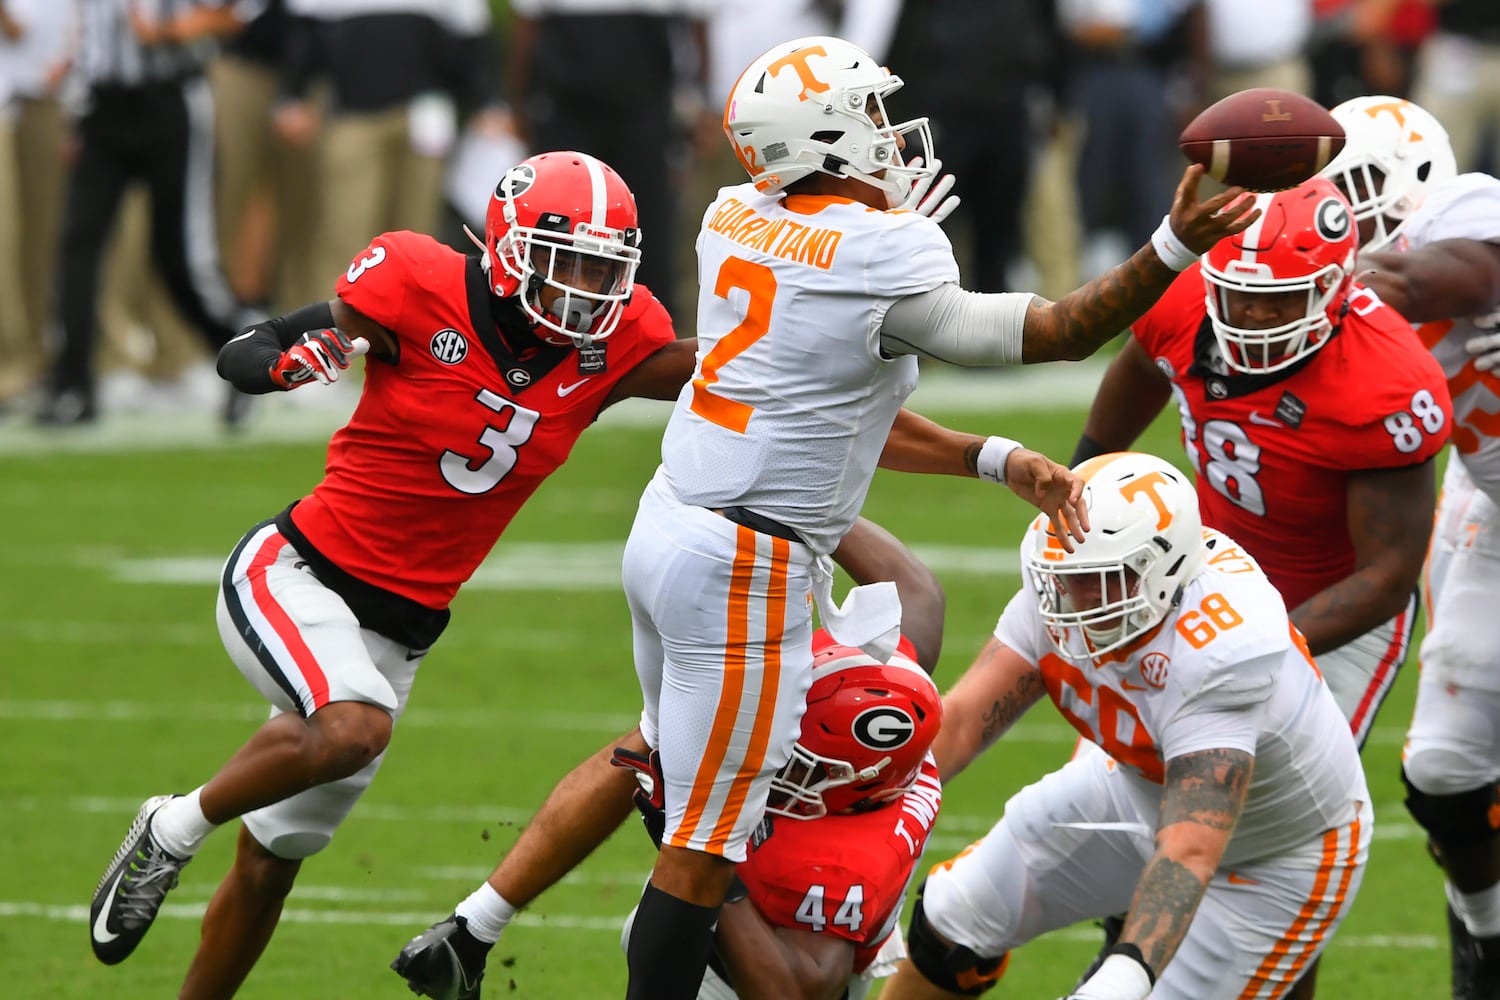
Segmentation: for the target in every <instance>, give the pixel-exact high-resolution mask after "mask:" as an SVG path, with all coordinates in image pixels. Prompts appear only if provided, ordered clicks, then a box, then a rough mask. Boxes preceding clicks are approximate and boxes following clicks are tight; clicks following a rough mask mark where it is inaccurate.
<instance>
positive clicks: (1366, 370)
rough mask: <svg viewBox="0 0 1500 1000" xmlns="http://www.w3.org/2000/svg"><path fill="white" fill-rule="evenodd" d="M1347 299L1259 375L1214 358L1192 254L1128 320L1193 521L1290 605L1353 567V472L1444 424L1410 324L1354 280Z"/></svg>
mask: <svg viewBox="0 0 1500 1000" xmlns="http://www.w3.org/2000/svg"><path fill="white" fill-rule="evenodd" d="M1349 302H1350V307H1349V310H1348V312H1347V313H1346V314H1345V315H1344V320H1343V323H1342V324H1341V326H1340V327H1339V329H1338V332H1337V333H1336V334H1335V335H1334V336H1333V337H1332V339H1330V340H1329V341H1328V342H1327V343H1326V344H1324V345H1323V346H1322V347H1321V348H1319V349H1318V350H1317V351H1316V352H1315V353H1314V354H1312V355H1311V356H1310V357H1309V358H1307V359H1305V360H1304V361H1302V362H1300V363H1298V364H1295V365H1292V366H1291V367H1290V368H1287V369H1285V370H1284V371H1280V372H1273V373H1271V374H1269V375H1243V374H1238V373H1230V372H1229V370H1228V368H1227V367H1226V366H1225V365H1224V362H1223V359H1222V358H1221V356H1220V354H1219V349H1218V345H1217V343H1216V342H1215V340H1214V336H1213V331H1212V329H1211V327H1210V325H1209V321H1208V309H1207V305H1206V303H1205V301H1204V283H1203V275H1202V269H1201V267H1200V266H1199V265H1196V264H1195V265H1194V266H1192V267H1190V268H1188V269H1187V270H1186V271H1184V272H1183V273H1182V275H1181V276H1180V277H1178V279H1177V280H1176V281H1175V282H1174V283H1173V284H1172V287H1171V288H1169V289H1168V290H1167V293H1166V295H1164V296H1162V298H1161V300H1160V301H1159V302H1158V303H1157V304H1156V306H1155V307H1153V308H1152V309H1151V311H1150V312H1148V313H1147V314H1146V315H1145V316H1143V317H1142V318H1141V319H1140V320H1138V321H1137V322H1136V323H1135V326H1134V328H1133V331H1132V332H1133V333H1134V335H1135V338H1136V340H1137V341H1139V342H1140V345H1141V347H1143V348H1145V351H1146V353H1147V354H1148V355H1149V356H1150V357H1151V358H1152V359H1154V360H1155V362H1156V364H1157V366H1158V367H1159V368H1160V369H1161V370H1162V371H1163V372H1164V373H1165V374H1166V375H1167V377H1168V378H1170V379H1171V381H1172V395H1173V396H1174V397H1175V398H1176V400H1177V406H1178V409H1179V410H1180V411H1181V415H1182V429H1183V446H1184V447H1185V448H1186V449H1187V454H1188V459H1189V461H1191V462H1192V465H1193V470H1194V472H1196V473H1197V480H1198V506H1199V509H1200V510H1201V511H1202V514H1203V523H1204V524H1205V525H1207V526H1209V527H1211V528H1217V529H1219V530H1220V531H1223V532H1224V533H1225V534H1227V535H1229V536H1230V537H1232V538H1234V539H1235V540H1236V541H1238V542H1239V543H1240V544H1241V545H1243V546H1244V547H1245V550H1246V551H1248V552H1249V553H1250V555H1251V556H1253V557H1254V558H1255V560H1256V561H1257V562H1259V563H1260V565H1261V568H1262V569H1264V570H1265V572H1266V575H1267V576H1269V577H1270V578H1271V582H1272V583H1273V584H1275V585H1276V589H1277V590H1279V591H1281V596H1282V597H1283V599H1284V600H1285V601H1286V606H1287V608H1288V609H1295V608H1296V607H1297V606H1299V605H1300V604H1302V603H1303V602H1304V601H1306V600H1307V599H1308V598H1309V597H1312V596H1313V595H1314V594H1316V593H1318V592H1319V591H1321V590H1323V589H1324V588H1326V587H1328V586H1329V585H1331V584H1333V583H1336V582H1338V581H1339V580H1341V579H1343V578H1344V577H1346V576H1348V575H1349V574H1350V573H1351V572H1352V571H1353V569H1354V548H1353V545H1352V544H1351V543H1350V541H1349V525H1348V510H1347V500H1348V483H1349V476H1350V474H1351V473H1354V472H1360V471H1365V470H1370V469H1386V468H1400V467H1403V466H1409V465H1416V464H1418V463H1421V462H1425V461H1427V460H1428V459H1430V458H1432V457H1433V456H1434V455H1436V454H1437V453H1438V451H1439V449H1441V448H1442V446H1443V444H1444V442H1446V441H1447V440H1448V431H1449V426H1450V424H1451V423H1452V410H1453V405H1452V402H1451V401H1450V399H1449V396H1448V385H1447V383H1446V382H1445V381H1444V379H1443V372H1442V369H1441V368H1440V367H1439V366H1438V364H1437V362H1436V361H1435V360H1433V357H1432V355H1431V354H1429V353H1428V352H1427V350H1426V349H1425V348H1424V347H1423V346H1422V343H1421V341H1420V340H1418V339H1417V336H1416V334H1414V333H1413V332H1412V329H1411V325H1410V324H1409V323H1407V321H1406V320H1405V319H1403V318H1402V317H1401V315H1400V314H1399V313H1397V312H1396V311H1395V310H1394V309H1392V308H1391V307H1390V306H1387V305H1386V304H1385V303H1383V302H1381V301H1380V299H1378V298H1377V297H1376V296H1375V293H1374V292H1371V291H1370V290H1369V289H1367V288H1364V287H1362V286H1359V285H1356V286H1355V287H1354V291H1353V293H1352V295H1351V296H1350V299H1349Z"/></svg>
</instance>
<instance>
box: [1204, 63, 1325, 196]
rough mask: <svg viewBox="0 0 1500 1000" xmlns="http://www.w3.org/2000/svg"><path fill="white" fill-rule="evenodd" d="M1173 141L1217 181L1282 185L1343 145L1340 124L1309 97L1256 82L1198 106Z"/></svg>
mask: <svg viewBox="0 0 1500 1000" xmlns="http://www.w3.org/2000/svg"><path fill="white" fill-rule="evenodd" d="M1177 145H1178V147H1179V148H1180V149H1181V150H1182V153H1183V155H1184V156H1186V157H1187V158H1188V159H1189V160H1192V161H1193V162H1194V163H1201V164H1203V166H1204V167H1206V168H1207V169H1208V173H1209V176H1211V177H1213V178H1214V179H1215V180H1218V181H1220V182H1221V183H1224V184H1230V185H1238V186H1240V187H1244V188H1248V189H1249V190H1251V191H1282V190H1285V189H1286V188H1291V187H1296V186H1297V185H1298V184H1301V183H1302V182H1303V181H1305V180H1307V179H1308V178H1309V177H1311V176H1313V175H1314V174H1316V173H1317V172H1318V171H1319V170H1322V169H1323V168H1324V167H1326V166H1328V161H1329V160H1331V159H1333V158H1334V157H1335V156H1337V155H1338V154H1339V150H1341V149H1343V148H1344V127H1343V126H1342V125H1340V124H1339V123H1338V122H1336V121H1334V119H1333V116H1332V115H1330V114H1329V113H1328V111H1327V110H1326V109H1325V108H1324V107H1323V106H1322V105H1321V104H1319V103H1318V102H1317V101H1314V100H1313V99H1312V98H1311V97H1304V96H1303V95H1302V94H1298V93H1296V92H1295V91H1291V90H1277V89H1276V88H1274V87H1256V88H1254V89H1253V90H1241V91H1240V92H1238V93H1235V94H1230V95H1229V96H1228V97H1226V98H1224V99H1223V100H1222V101H1219V102H1218V103H1217V104H1213V105H1210V106H1209V107H1208V108H1206V109H1204V111H1203V113H1202V114H1200V115H1198V117H1197V118H1194V119H1193V120H1192V121H1191V122H1189V123H1188V126H1187V128H1185V129H1183V130H1182V135H1180V136H1178V137H1177Z"/></svg>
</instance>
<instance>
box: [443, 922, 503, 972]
mask: <svg viewBox="0 0 1500 1000" xmlns="http://www.w3.org/2000/svg"><path fill="white" fill-rule="evenodd" d="M454 922H455V923H457V924H458V930H457V932H455V933H454V934H452V935H451V936H450V937H449V938H448V944H449V945H451V946H452V947H453V953H454V954H456V955H457V956H458V960H459V961H460V962H462V963H463V964H464V968H466V969H482V968H484V960H485V959H486V958H488V957H489V954H490V949H491V948H493V947H495V946H494V945H493V944H491V943H490V942H488V941H481V940H479V939H478V938H476V937H475V936H474V935H472V934H470V933H469V922H468V921H467V920H465V919H464V918H463V917H457V918H455V921H454Z"/></svg>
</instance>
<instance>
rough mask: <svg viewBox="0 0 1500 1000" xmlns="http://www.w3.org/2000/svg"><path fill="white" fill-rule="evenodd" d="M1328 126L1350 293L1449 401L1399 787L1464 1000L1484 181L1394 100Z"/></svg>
mask: <svg viewBox="0 0 1500 1000" xmlns="http://www.w3.org/2000/svg"><path fill="white" fill-rule="evenodd" d="M1333 116H1334V118H1335V119H1337V120H1338V121H1339V123H1340V124H1342V125H1343V126H1344V133H1345V136H1346V139H1347V141H1346V144H1345V147H1344V151H1343V152H1342V153H1340V154H1339V156H1338V158H1337V159H1335V160H1334V161H1333V162H1332V163H1330V164H1329V165H1328V167H1327V168H1326V169H1325V171H1324V174H1325V176H1328V177H1329V178H1330V179H1332V180H1334V181H1335V182H1336V183H1338V184H1339V186H1340V187H1341V189H1342V190H1344V191H1345V192H1346V193H1347V194H1348V195H1349V196H1350V199H1351V201H1352V202H1353V205H1354V213H1355V217H1356V218H1357V219H1358V220H1359V223H1360V236H1361V241H1362V248H1361V252H1360V277H1361V280H1363V281H1364V282H1365V283H1366V284H1367V285H1368V286H1369V287H1370V289H1371V290H1373V291H1375V292H1377V293H1378V294H1379V295H1380V297H1381V299H1382V300H1384V301H1385V302H1386V303H1388V304H1389V305H1391V306H1392V307H1394V308H1395V309H1396V310H1397V311H1398V312H1400V313H1401V314H1402V315H1403V316H1405V317H1406V318H1407V319H1409V320H1411V321H1412V322H1413V323H1414V324H1416V330H1417V336H1418V337H1420V338H1421V339H1422V342H1423V343H1424V344H1426V345H1427V346H1428V348H1430V349H1431V351H1432V352H1433V355H1434V356H1435V357H1436V358H1437V360H1438V363H1439V364H1441V365H1442V367H1443V373H1444V375H1446V376H1447V378H1448V386H1449V388H1450V390H1451V391H1452V394H1453V444H1454V448H1453V450H1452V451H1451V452H1450V453H1449V457H1448V469H1447V473H1446V475H1445V476H1444V479H1443V491H1442V495H1441V498H1440V499H1439V502H1438V514H1437V522H1436V526H1435V528H1434V534H1433V539H1432V547H1431V549H1430V550H1429V552H1428V557H1427V568H1426V574H1425V582H1426V588H1425V589H1426V595H1427V634H1426V636H1425V637H1424V638H1423V640H1422V646H1421V651H1420V657H1419V658H1420V661H1421V664H1422V673H1421V679H1420V681H1419V684H1418V689H1417V703H1416V708H1415V710H1414V713H1413V717H1412V722H1411V728H1410V730H1409V731H1408V732H1407V738H1406V745H1405V748H1404V750H1403V753H1402V770H1401V777H1402V780H1403V781H1404V782H1405V784H1406V787H1407V799H1406V807H1407V809H1408V810H1409V811H1410V812H1411V814H1412V816H1413V818H1414V819H1416V821H1417V822H1418V823H1419V824H1420V825H1421V826H1422V828H1423V829H1425V830H1426V831H1427V833H1428V837H1429V843H1430V845H1431V847H1432V851H1433V854H1434V856H1435V857H1436V858H1437V859H1438V860H1439V862H1440V863H1441V864H1442V866H1443V871H1444V875H1445V876H1446V893H1447V897H1448V901H1449V906H1448V918H1449V920H1448V922H1449V931H1450V945H1451V949H1452V973H1451V975H1452V996H1453V997H1454V998H1455V1000H1478V998H1480V997H1493V996H1497V995H1500V827H1497V826H1496V824H1495V823H1494V821H1493V820H1492V816H1493V815H1494V812H1493V810H1494V807H1495V805H1496V803H1497V802H1500V788H1497V785H1500V654H1497V650H1500V641H1497V639H1500V636H1497V634H1496V629H1495V625H1494V614H1493V602H1494V594H1495V592H1496V588H1497V586H1500V513H1497V511H1500V508H1497V505H1496V501H1497V499H1500V424H1497V423H1496V418H1495V413H1496V412H1497V411H1500V378H1497V377H1496V375H1495V374H1494V372H1493V370H1492V369H1493V368H1494V367H1495V363H1496V361H1497V360H1500V358H1497V356H1496V355H1495V354H1494V353H1493V352H1494V351H1495V349H1496V347H1497V346H1500V338H1497V337H1496V336H1495V334H1494V332H1493V331H1494V329H1495V325H1496V317H1497V315H1500V313H1497V310H1500V181H1497V180H1496V179H1495V178H1493V177H1491V176H1489V175H1487V174H1477V173H1469V174H1462V175H1458V176H1455V161H1454V156H1453V152H1452V150H1451V149H1450V148H1449V145H1448V138H1447V132H1446V131H1445V130H1444V128H1443V126H1442V124H1441V123H1440V122H1438V120H1437V119H1436V118H1434V117H1433V116H1432V115H1431V114H1429V113H1428V112H1427V111H1426V110H1424V109H1423V108H1421V107H1419V106H1417V105H1415V104H1413V103H1411V102H1410V101H1404V100H1400V99H1397V98H1394V97H1386V96H1370V97H1360V98H1356V99H1354V100H1351V101H1347V102H1345V103H1343V104H1341V105H1339V106H1338V107H1336V108H1334V109H1333ZM1382 248H1384V249H1382Z"/></svg>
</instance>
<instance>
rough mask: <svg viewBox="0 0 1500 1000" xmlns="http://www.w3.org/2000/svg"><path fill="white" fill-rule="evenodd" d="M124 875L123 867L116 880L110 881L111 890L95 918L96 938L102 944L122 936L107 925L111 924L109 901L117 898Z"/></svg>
mask: <svg viewBox="0 0 1500 1000" xmlns="http://www.w3.org/2000/svg"><path fill="white" fill-rule="evenodd" d="M127 864H128V863H127ZM124 877H125V868H123V867H122V868H121V869H120V874H118V875H116V876H115V880H114V881H113V882H112V883H110V886H109V892H108V893H107V894H106V895H105V897H104V906H103V908H102V909H100V910H99V915H98V916H97V917H95V918H94V940H95V941H98V942H99V943H100V944H109V943H110V942H111V941H113V940H114V939H115V938H117V937H119V936H120V935H118V934H111V933H110V931H109V927H108V926H107V925H108V924H109V901H110V900H112V899H114V898H115V892H116V891H118V890H119V888H120V879H122V878H124Z"/></svg>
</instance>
